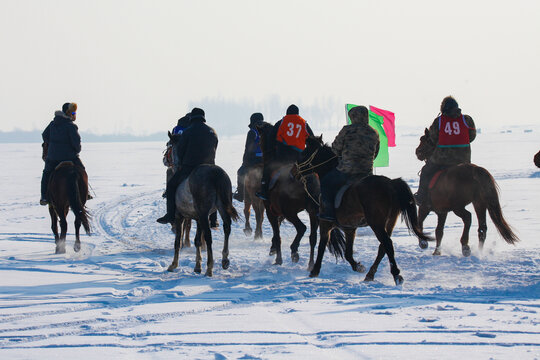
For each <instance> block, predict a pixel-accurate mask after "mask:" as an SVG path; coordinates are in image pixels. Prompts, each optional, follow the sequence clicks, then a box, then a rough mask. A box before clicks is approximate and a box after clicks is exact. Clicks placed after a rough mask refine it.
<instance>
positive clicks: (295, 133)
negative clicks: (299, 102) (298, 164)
mask: <svg viewBox="0 0 540 360" xmlns="http://www.w3.org/2000/svg"><path fill="white" fill-rule="evenodd" d="M307 136H308V132H307V129H306V121H305V120H304V119H303V118H302V117H300V116H299V115H286V116H285V117H284V118H283V120H282V121H281V125H280V127H279V130H278V132H277V136H276V140H277V141H279V142H281V143H283V144H285V145H289V146H292V147H293V148H295V149H296V150H299V151H303V150H304V149H305V147H306V138H307Z"/></svg>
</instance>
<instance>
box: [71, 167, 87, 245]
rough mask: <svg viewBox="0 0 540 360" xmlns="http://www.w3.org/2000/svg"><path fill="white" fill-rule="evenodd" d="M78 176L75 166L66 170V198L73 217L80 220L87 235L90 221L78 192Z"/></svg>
mask: <svg viewBox="0 0 540 360" xmlns="http://www.w3.org/2000/svg"><path fill="white" fill-rule="evenodd" d="M79 178H80V175H79V173H78V172H77V169H76V168H75V167H72V168H71V169H69V171H68V172H67V179H66V180H67V188H68V189H67V190H68V199H69V206H70V207H71V210H72V211H73V213H74V214H75V219H76V220H80V221H81V224H82V226H83V228H84V231H86V233H87V234H88V235H90V222H89V218H90V216H89V214H88V211H87V210H86V207H85V206H84V204H83V203H82V201H81V196H80V192H79Z"/></svg>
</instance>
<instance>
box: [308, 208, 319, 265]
mask: <svg viewBox="0 0 540 360" xmlns="http://www.w3.org/2000/svg"><path fill="white" fill-rule="evenodd" d="M309 225H310V228H311V229H310V233H309V263H308V271H311V270H313V265H314V264H315V246H317V230H318V229H319V217H318V216H317V213H316V212H310V213H309Z"/></svg>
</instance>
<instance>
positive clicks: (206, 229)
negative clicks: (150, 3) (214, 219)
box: [197, 215, 214, 276]
mask: <svg viewBox="0 0 540 360" xmlns="http://www.w3.org/2000/svg"><path fill="white" fill-rule="evenodd" d="M199 219H201V220H200V221H198V222H197V230H198V229H199V227H200V228H201V233H202V236H204V242H205V243H206V273H205V275H206V276H212V275H213V271H214V255H213V252H212V232H211V231H210V221H209V220H208V215H206V216H204V215H199ZM201 246H202V244H201Z"/></svg>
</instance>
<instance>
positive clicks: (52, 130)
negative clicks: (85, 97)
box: [39, 103, 84, 205]
mask: <svg viewBox="0 0 540 360" xmlns="http://www.w3.org/2000/svg"><path fill="white" fill-rule="evenodd" d="M76 112H77V104H75V103H65V104H64V105H63V106H62V111H56V112H55V113H54V119H53V121H51V122H50V123H49V125H48V126H47V127H46V128H45V130H44V131H43V133H42V134H41V136H42V138H43V148H44V154H43V160H44V161H45V168H44V169H43V175H42V177H41V199H40V201H39V203H40V204H41V205H47V204H48V200H49V199H47V187H48V184H49V177H50V175H51V173H52V172H53V171H54V169H55V168H56V167H57V166H58V164H60V163H61V162H62V161H72V162H73V163H74V164H75V165H77V166H79V167H81V168H83V169H84V166H83V164H82V162H81V159H79V153H80V152H81V136H80V135H79V130H78V127H77V125H75V124H74V122H75V120H76V117H77V115H76Z"/></svg>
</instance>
